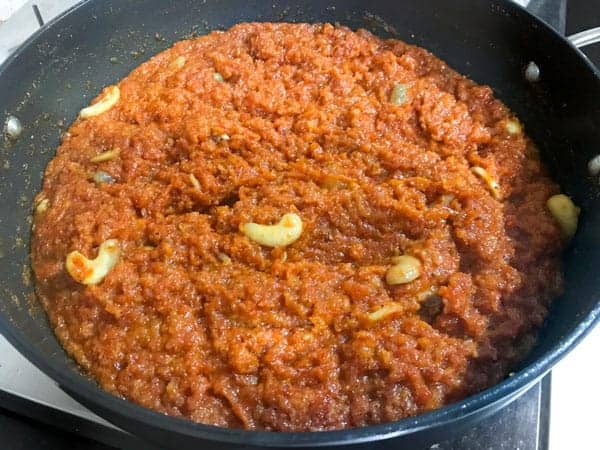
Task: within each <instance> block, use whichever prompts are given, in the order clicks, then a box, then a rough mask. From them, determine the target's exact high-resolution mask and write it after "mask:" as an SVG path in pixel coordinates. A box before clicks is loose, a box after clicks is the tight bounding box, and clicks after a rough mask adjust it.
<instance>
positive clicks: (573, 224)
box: [546, 194, 581, 238]
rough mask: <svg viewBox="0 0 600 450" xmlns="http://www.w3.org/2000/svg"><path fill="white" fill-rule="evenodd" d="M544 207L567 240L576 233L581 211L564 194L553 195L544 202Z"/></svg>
mask: <svg viewBox="0 0 600 450" xmlns="http://www.w3.org/2000/svg"><path fill="white" fill-rule="evenodd" d="M546 206H547V207H548V210H549V211H550V213H551V214H552V217H554V220H556V222H557V223H558V226H559V227H560V229H561V230H562V232H563V234H564V235H565V236H567V237H569V238H570V237H573V236H574V235H575V232H576V231H577V222H578V220H579V213H580V211H581V210H580V209H579V208H578V207H577V206H575V204H574V203H573V201H572V200H571V199H570V198H569V197H567V196H566V195H564V194H558V195H553V196H552V197H550V198H549V199H548V201H547V202H546Z"/></svg>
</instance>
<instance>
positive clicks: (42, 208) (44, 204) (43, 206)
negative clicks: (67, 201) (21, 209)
mask: <svg viewBox="0 0 600 450" xmlns="http://www.w3.org/2000/svg"><path fill="white" fill-rule="evenodd" d="M49 206H50V200H48V199H47V198H43V199H42V200H40V201H39V202H38V204H37V205H36V207H35V212H36V213H38V214H42V213H44V212H46V211H47V210H48V207H49Z"/></svg>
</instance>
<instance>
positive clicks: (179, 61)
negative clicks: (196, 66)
mask: <svg viewBox="0 0 600 450" xmlns="http://www.w3.org/2000/svg"><path fill="white" fill-rule="evenodd" d="M185 61H186V60H185V56H178V57H177V58H175V59H174V60H173V61H171V62H170V63H169V69H171V70H179V69H181V68H182V67H183V66H185Z"/></svg>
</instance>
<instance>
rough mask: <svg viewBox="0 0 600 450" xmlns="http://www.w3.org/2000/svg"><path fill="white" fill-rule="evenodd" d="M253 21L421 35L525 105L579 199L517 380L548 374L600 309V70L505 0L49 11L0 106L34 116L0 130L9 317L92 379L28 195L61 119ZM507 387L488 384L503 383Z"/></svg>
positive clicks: (6, 76)
mask: <svg viewBox="0 0 600 450" xmlns="http://www.w3.org/2000/svg"><path fill="white" fill-rule="evenodd" d="M243 21H293V22H331V23H335V22H339V23H341V24H344V25H347V26H350V27H351V28H355V29H356V28H367V29H369V30H371V31H372V32H374V33H375V34H377V35H380V36H382V37H397V38H400V39H402V40H405V41H407V42H409V43H414V44H416V45H420V46H423V47H425V48H427V49H429V50H430V51H432V52H433V53H434V54H436V55H437V56H439V57H440V58H442V59H443V60H445V61H446V62H447V63H448V64H449V65H450V66H452V67H453V68H454V69H456V70H458V71H459V72H461V73H463V74H465V75H467V76H469V77H471V78H473V79H474V80H475V81H477V82H478V83H483V84H489V85H490V86H492V87H493V88H494V91H495V92H496V95H497V96H498V97H500V98H501V99H502V100H503V101H504V102H505V103H507V104H508V105H509V107H511V109H513V110H514V111H515V112H516V113H517V115H518V116H519V117H520V118H521V119H522V121H523V122H524V124H525V127H526V131H527V132H528V134H529V135H530V136H532V137H533V138H534V140H535V141H536V143H537V145H538V146H539V148H540V150H541V152H542V155H543V157H544V160H545V161H546V163H547V165H548V167H549V169H550V171H551V172H552V174H553V175H554V177H555V179H556V180H558V181H559V182H560V183H561V186H562V187H563V190H564V191H566V192H567V193H568V194H569V195H572V196H573V197H574V198H575V200H576V203H578V204H579V205H581V206H582V209H583V213H582V216H581V226H580V231H579V233H578V236H577V237H576V239H575V241H574V243H573V247H572V248H571V250H570V251H569V252H568V254H567V255H566V258H565V263H566V271H567V285H566V293H565V295H564V296H563V297H562V298H559V299H557V300H556V302H555V304H554V306H553V309H552V312H551V314H550V316H549V318H548V320H547V323H546V325H545V327H544V329H543V331H542V333H541V338H540V342H539V345H538V346H537V347H536V349H535V350H534V351H533V353H532V354H531V356H530V357H529V358H528V359H527V361H525V362H524V364H523V367H526V370H523V371H522V373H520V374H518V375H517V376H516V377H514V380H511V383H512V385H511V386H510V389H514V388H515V387H518V386H521V387H522V386H523V385H525V384H527V383H530V382H531V381H533V380H534V379H535V378H536V377H539V376H540V375H541V374H542V372H543V371H544V370H547V369H548V365H549V363H551V362H553V361H555V360H556V359H557V358H558V357H559V356H560V355H562V353H563V350H565V349H567V348H568V347H569V346H570V345H571V344H572V342H573V341H574V340H575V339H576V338H577V337H579V336H580V335H581V334H582V333H583V331H584V330H585V329H586V328H588V327H589V326H590V324H591V322H592V321H593V320H594V319H595V318H596V317H597V316H598V310H599V306H598V299H599V298H600V280H599V279H598V276H597V275H596V274H595V273H594V271H595V270H596V267H597V266H598V263H599V262H600V208H599V206H600V201H599V199H598V193H599V191H598V183H597V180H594V179H592V178H590V177H589V176H588V174H587V168H586V165H587V161H588V160H589V159H590V158H591V157H593V156H595V154H596V153H597V152H600V127H598V124H600V103H599V102H598V101H597V99H598V98H600V81H599V79H598V74H597V73H594V71H593V70H592V68H591V67H590V66H589V65H588V64H587V63H586V62H585V60H584V59H583V58H582V56H581V55H579V54H578V53H577V52H576V51H575V50H574V49H572V48H570V47H569V46H568V45H567V44H566V43H565V42H564V41H562V40H561V39H560V38H559V37H558V36H557V35H556V34H554V33H552V32H551V31H550V30H549V29H548V28H547V27H545V26H544V25H543V24H541V23H539V22H537V21H533V20H532V19H531V17H530V16H528V15H527V14H525V13H524V12H523V11H522V10H520V9H519V8H518V7H516V6H513V5H510V4H509V3H508V2H504V1H500V2H480V1H476V0H474V1H462V2H447V1H445V0H437V1H434V0H404V1H401V2H391V1H389V0H370V1H359V0H350V1H343V0H339V1H327V2H321V1H318V0H313V1H311V0H305V1H269V2H264V1H261V0H253V1H248V0H222V1H202V2H200V1H191V0H181V1H172V2H164V1H160V0H147V1H133V0H128V1H116V0H114V1H111V0H106V1H95V0H91V1H88V2H85V3H83V4H80V5H79V6H78V7H76V8H75V9H73V10H72V11H71V12H70V13H69V14H68V15H67V16H65V17H63V18H62V19H61V20H58V21H57V22H55V23H51V24H49V25H47V26H46V27H45V28H44V30H43V31H42V32H41V33H39V34H37V35H36V36H34V38H33V39H31V40H30V41H28V43H27V44H26V45H25V46H24V47H23V48H22V49H21V50H20V51H18V52H17V54H16V55H15V56H14V57H13V58H11V59H9V61H7V63H6V64H5V65H4V66H3V67H2V68H1V69H0V119H1V120H2V121H3V120H4V119H5V118H6V117H7V116H8V115H9V114H12V115H15V116H16V117H18V118H19V119H20V120H21V122H22V124H23V126H24V127H25V130H24V132H23V134H22V136H21V137H20V138H19V139H17V140H10V139H8V138H6V137H2V138H0V186H1V189H0V208H1V214H0V262H1V263H2V265H3V275H2V278H1V279H0V295H1V298H2V301H0V313H1V315H0V316H1V317H0V325H1V328H2V329H1V331H2V332H3V333H4V334H6V335H7V337H8V338H9V339H10V340H11V341H12V342H13V343H15V344H16V345H17V346H18V347H19V349H20V350H21V351H23V352H24V353H25V354H26V355H27V356H29V357H30V358H32V359H33V360H34V362H35V363H37V364H38V365H40V366H41V367H42V368H43V369H44V370H46V371H49V373H50V374H51V375H52V376H55V377H57V378H60V381H61V382H62V383H63V384H65V385H67V387H69V389H70V390H71V391H74V392H75V393H77V394H81V393H82V389H83V390H86V389H87V392H88V394H89V392H91V389H92V387H91V386H92V384H91V382H89V381H85V380H84V379H82V378H81V377H79V375H77V373H76V371H77V368H76V367H75V365H74V364H73V363H72V361H71V360H70V358H68V357H67V356H66V355H65V353H64V352H63V350H62V349H61V347H60V346H59V345H58V343H57V341H56V339H55V338H54V335H53V333H52V331H51V329H50V328H49V326H48V324H47V322H46V319H45V315H44V313H43V311H42V310H41V309H40V308H39V307H38V306H36V303H35V299H34V297H33V289H32V277H31V275H30V271H29V258H28V252H29V234H30V226H31V211H32V208H31V202H32V198H33V196H34V195H35V193H36V192H37V191H38V190H39V188H40V183H41V179H42V173H43V170H44V168H45V166H46V164H47V163H48V161H49V160H50V159H51V158H52V156H53V154H54V151H55V149H56V147H57V145H58V143H59V141H60V136H61V133H62V132H64V131H65V130H66V128H68V126H69V124H70V123H71V122H72V121H73V120H74V118H75V116H76V114H77V112H78V111H79V110H80V109H81V108H82V107H83V106H84V105H86V104H87V103H88V102H89V101H90V100H91V98H93V97H94V96H95V95H97V93H98V92H99V91H100V89H101V88H102V87H103V86H105V85H108V84H112V83H115V82H116V81H118V80H119V79H121V78H123V77H124V76H125V75H127V73H128V72H129V71H130V70H131V69H133V68H134V67H136V66H137V65H139V64H140V63H141V62H143V61H144V60H146V59H148V58H149V57H151V56H152V55H154V54H156V53H157V52H159V51H161V50H163V49H165V48H167V47H169V46H170V45H171V44H172V43H173V42H174V41H177V40H179V39H182V38H186V37H192V36H196V35H202V34H205V33H207V32H208V31H210V30H218V29H226V28H228V27H230V26H231V25H233V24H235V23H238V22H243ZM529 61H535V62H536V63H537V64H538V65H539V67H540V69H541V74H542V76H541V80H540V81H539V82H537V83H529V82H527V81H526V80H525V79H524V77H523V68H524V67H525V65H526V64H527V63H528V62H529ZM532 364H533V365H532ZM502 389H505V390H504V391H503V390H502ZM506 389H508V387H506V388H499V389H497V390H496V391H493V392H492V393H493V394H494V395H497V396H501V395H503V393H506V392H507V390H506ZM98 395H100V397H102V395H104V394H98ZM84 397H85V393H84ZM486 401H487V400H486ZM106 404H107V403H106V402H105V403H104V405H105V406H106ZM434 414H435V413H434ZM431 417H433V419H428V420H434V419H435V417H436V416H431ZM407 423H408V422H407ZM423 423H427V421H426V420H425V421H424V422H423ZM400 424H401V423H400ZM400 424H399V425H398V426H396V427H395V429H396V430H401V429H402V428H403V426H402V425H400ZM404 428H406V426H405V427H404ZM190 433H192V431H190ZM236 439H237V438H236ZM240 439H242V438H240ZM243 439H246V441H247V442H253V438H248V437H244V438H243ZM248 439H250V441H248ZM307 439H308V438H307ZM307 442H308V441H307Z"/></svg>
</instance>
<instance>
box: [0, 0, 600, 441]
mask: <svg viewBox="0 0 600 450" xmlns="http://www.w3.org/2000/svg"><path fill="white" fill-rule="evenodd" d="M93 1H94V0H83V1H81V2H79V3H77V4H75V5H73V6H72V7H70V8H69V9H67V10H66V11H64V12H63V13H61V14H60V15H58V16H57V17H55V18H54V19H53V20H51V21H49V22H47V23H45V24H44V25H43V26H42V27H40V28H39V29H38V30H37V31H36V32H35V33H34V34H33V35H32V36H30V37H29V38H28V39H27V40H26V41H25V42H23V44H21V45H20V46H19V48H18V49H17V50H16V51H15V52H14V53H12V54H11V55H10V56H9V57H8V58H7V59H6V60H5V61H4V63H3V64H2V65H0V77H2V75H3V74H4V72H5V71H6V69H7V68H8V67H9V65H10V64H11V63H12V62H13V61H14V60H15V59H17V58H18V57H19V56H20V55H21V53H23V52H24V51H25V50H26V49H27V48H28V47H29V46H31V45H34V44H35V43H36V41H37V40H38V39H40V37H41V36H42V35H43V34H44V33H45V32H46V31H48V30H49V29H51V28H52V27H53V26H54V25H55V24H56V23H58V22H60V21H61V20H63V19H64V18H65V17H66V16H68V15H69V14H71V13H73V12H75V11H76V10H78V9H80V8H83V7H85V6H86V5H87V4H88V3H92V2H93ZM498 5H500V6H501V7H502V8H504V9H505V10H507V11H512V12H514V13H516V14H520V15H525V17H528V19H529V21H530V22H531V21H533V22H534V23H537V24H538V26H539V27H540V28H541V29H542V31H543V32H546V33H548V32H549V33H551V34H552V35H553V36H554V37H555V39H557V40H559V41H561V42H562V43H563V44H564V45H567V46H568V47H569V48H570V49H571V51H575V52H576V54H577V56H578V57H579V59H580V60H582V62H583V63H584V64H585V65H586V66H587V69H588V70H589V71H590V72H591V73H593V74H594V76H595V77H596V78H597V79H598V80H600V69H598V68H597V67H595V66H594V65H593V64H592V63H591V61H590V60H589V59H588V58H587V56H586V55H585V54H584V53H583V52H582V51H581V50H579V49H578V48H576V47H575V46H574V45H573V44H572V43H571V42H569V41H568V40H567V39H566V38H565V37H564V36H562V35H560V34H559V33H558V32H557V31H556V30H554V29H553V28H552V27H551V26H550V25H548V24H547V23H546V22H544V21H542V20H541V19H539V18H537V17H535V16H533V15H532V14H531V13H529V12H528V11H527V10H526V9H525V8H523V7H521V6H520V5H519V4H516V3H514V2H511V1H510V0H495V1H494V2H491V3H490V7H494V6H496V7H497V6H498ZM598 323H600V299H598V300H597V302H596V305H595V306H594V307H593V308H592V309H591V310H590V311H589V312H588V313H587V315H586V316H585V317H584V318H582V319H581V320H580V322H579V323H578V325H577V326H576V327H575V328H574V329H573V330H572V331H571V333H569V335H567V336H565V337H564V339H563V340H562V341H561V342H559V343H557V344H555V345H554V346H552V347H551V348H550V349H549V350H548V351H546V352H545V353H544V354H543V355H542V356H541V357H539V358H538V359H537V360H535V361H534V362H533V363H532V364H530V365H528V366H526V367H525V368H523V369H522V370H520V371H518V372H516V373H515V374H514V375H513V376H511V377H509V378H506V379H505V380H503V381H501V382H500V383H498V384H496V385H494V386H492V387H490V388H488V389H486V390H484V391H482V392H480V393H478V394H475V395H472V396H470V397H467V398H466V399H464V400H462V401H459V402H456V403H453V404H450V405H447V406H444V407H442V408H440V409H437V410H434V411H431V412H427V413H424V414H420V415H418V416H415V417H409V418H405V419H401V420H399V421H395V422H388V423H383V424H378V425H370V426H366V427H360V428H351V429H343V430H332V431H314V432H270V431H249V430H242V429H230V428H223V427H217V426H213V425H205V424H201V423H196V422H192V421H190V420H187V419H182V418H177V417H172V416H167V415H164V414H162V413H159V412H156V411H154V410H151V409H148V408H145V407H143V406H140V405H138V404H136V403H133V402H131V401H128V400H125V399H123V398H121V397H117V396H115V395H113V394H110V393H108V392H107V391H104V390H103V389H102V388H100V387H99V386H98V385H97V384H96V383H95V382H94V381H93V380H91V379H90V378H88V377H86V376H85V375H84V374H82V373H75V372H74V371H72V370H70V369H67V368H57V367H55V366H54V365H53V364H52V363H51V361H50V359H49V358H48V356H47V355H45V354H43V353H42V352H41V351H39V350H38V349H37V348H36V347H35V346H34V345H33V344H32V343H30V342H29V341H28V339H27V337H26V336H25V335H24V334H23V333H22V332H20V331H18V330H16V328H15V327H14V326H12V325H11V324H10V322H9V321H8V320H6V319H5V318H4V317H2V316H1V315H0V333H2V334H3V335H4V336H5V337H6V339H7V340H8V341H9V342H10V343H11V344H12V345H13V346H14V347H15V348H17V350H18V351H19V352H21V353H22V354H23V355H26V357H27V359H29V360H30V361H31V362H32V363H33V364H34V365H35V366H36V367H38V368H39V369H40V370H41V371H42V372H44V373H45V374H47V375H48V376H50V378H52V379H53V380H54V381H56V382H57V383H58V384H59V386H60V387H61V388H63V386H64V388H65V389H67V390H69V391H72V392H73V393H74V394H76V395H77V396H79V397H81V399H82V400H84V401H85V403H86V404H92V405H93V404H98V405H99V406H100V408H102V409H104V410H110V411H112V412H114V413H115V414H116V415H118V416H119V417H121V418H124V419H131V418H135V420H139V421H141V422H144V423H145V424H146V425H149V426H152V427H154V428H155V429H157V430H165V431H170V432H174V433H178V434H181V435H185V436H188V437H191V438H197V439H205V440H211V441H215V442H221V443H226V444H245V445H260V446H264V447H281V446H283V447H301V446H302V447H304V446H315V447H321V446H339V445H348V444H360V443H367V442H372V441H379V440H384V439H392V438H395V437H400V436H404V435H408V434H412V433H416V432H419V431H423V430H426V429H432V428H438V427H443V426H445V425H448V424H450V423H453V422H456V421H458V420H463V419H466V418H468V417H470V416H472V415H474V414H476V413H478V412H480V411H482V410H484V409H485V408H486V407H490V406H492V405H494V404H496V403H499V402H502V401H503V400H504V401H506V402H508V401H510V400H512V399H514V398H516V397H517V396H518V395H520V394H521V393H523V392H524V391H525V390H526V389H527V388H528V387H529V386H531V385H532V384H533V383H535V382H536V381H537V380H539V379H540V378H541V377H542V376H544V375H545V374H546V373H547V372H548V371H549V370H550V369H551V368H552V367H553V366H554V365H555V364H556V363H557V362H558V361H560V360H561V359H562V358H563V357H564V356H566V354H567V353H568V352H569V351H570V350H571V349H572V348H574V347H575V345H577V343H579V342H580V341H581V340H582V339H583V338H584V337H585V336H586V335H587V334H588V333H589V332H590V331H591V330H592V329H593V328H594V326H595V325H597V324H598ZM88 402H89V403H88ZM91 409H93V408H91ZM116 425H117V426H120V425H119V424H116Z"/></svg>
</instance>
